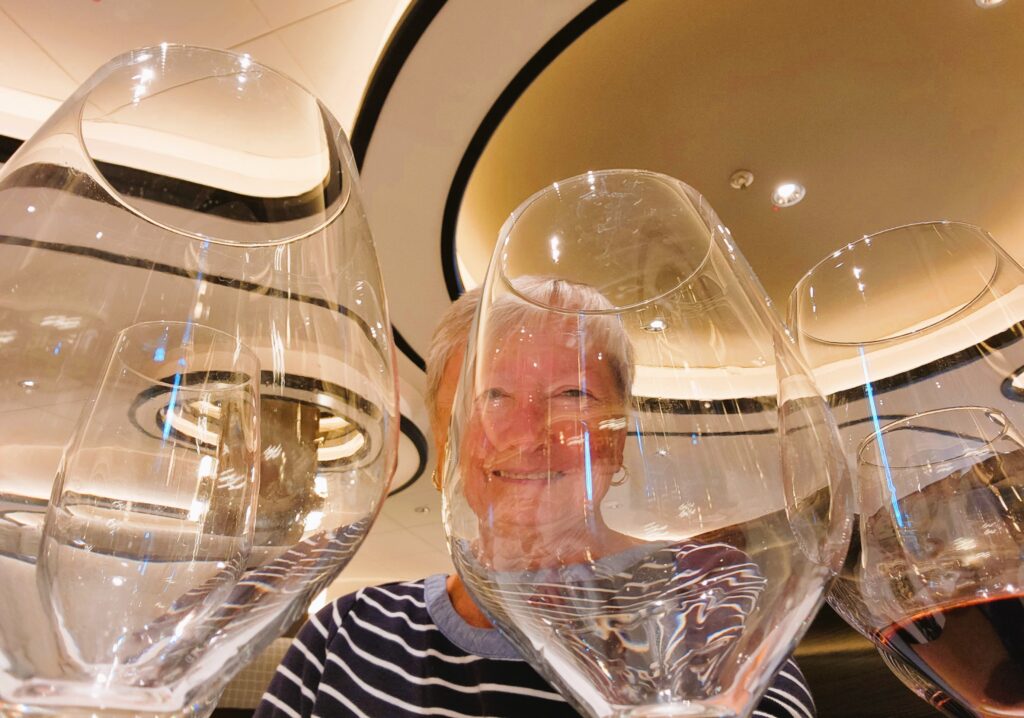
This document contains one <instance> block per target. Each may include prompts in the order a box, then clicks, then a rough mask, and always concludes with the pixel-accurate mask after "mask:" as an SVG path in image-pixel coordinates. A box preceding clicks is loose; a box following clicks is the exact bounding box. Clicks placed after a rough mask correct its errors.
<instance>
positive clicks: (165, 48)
mask: <svg viewBox="0 0 1024 718" xmlns="http://www.w3.org/2000/svg"><path fill="white" fill-rule="evenodd" d="M171 51H174V52H189V53H192V52H194V53H196V54H202V55H209V56H219V57H225V58H241V57H244V56H246V55H248V53H238V52H234V51H232V50H224V49H220V48H213V47H206V46H205V45H189V44H186V43H180V42H164V43H160V44H159V45H146V46H143V47H137V48H133V49H131V50H127V51H125V52H122V53H120V54H118V55H115V56H114V57H112V58H110V59H109V60H107V62H105V63H104V64H103V65H101V66H100V67H99V68H97V70H96V72H95V73H93V75H92V76H91V77H90V80H94V82H92V84H90V85H89V87H88V90H87V91H86V92H85V93H84V94H83V95H82V96H81V97H79V98H78V110H77V113H76V116H75V138H76V139H77V141H78V144H79V147H80V148H81V150H82V154H83V157H84V159H85V161H86V162H88V164H89V166H90V167H91V168H92V169H93V170H94V172H95V175H94V177H93V179H94V180H96V181H97V182H98V183H99V184H101V185H102V186H103V188H104V189H105V190H106V191H107V192H108V193H109V194H110V196H111V197H112V198H113V199H114V200H115V201H116V202H117V203H118V204H119V205H120V206H121V207H123V208H124V209H126V210H128V211H129V212H131V213H132V214H134V215H135V216H136V217H138V218H139V219H141V220H143V221H144V222H147V223H148V224H151V225H153V226H154V227H158V228H160V229H161V230H164V231H166V232H171V233H173V234H177V235H179V236H182V237H187V238H188V239H192V240H196V241H199V242H210V243H211V244H218V245H225V246H229V247H245V248H250V249H259V248H263V247H280V246H282V245H286V244H291V243H292V242H297V241H299V240H301V239H305V238H307V237H311V236H313V235H315V234H317V233H319V232H322V231H324V230H325V229H326V228H327V227H329V226H330V225H331V224H332V223H333V222H335V221H336V220H337V219H338V217H340V216H341V214H342V212H344V211H345V208H346V207H347V206H348V202H349V199H350V197H351V195H352V184H351V179H350V178H349V177H348V176H342V177H341V192H340V193H339V196H340V197H341V201H340V202H339V203H338V208H337V209H336V210H335V211H334V212H331V213H330V214H329V215H327V216H325V217H324V218H323V219H322V220H321V221H320V222H318V223H317V224H316V226H314V227H312V228H310V229H307V230H303V231H301V232H299V233H297V234H292V235H287V236H284V237H280V238H278V239H270V240H264V241H259V242H240V241H237V240H232V239H225V238H223V237H216V236H213V235H206V234H202V233H199V232H192V231H189V230H187V229H182V228H181V227H175V226H174V225H171V224H168V223H166V222H161V221H159V220H157V219H154V218H153V217H151V216H150V215H149V214H148V213H146V212H143V211H142V210H140V209H139V208H138V207H136V206H134V205H133V204H132V203H131V202H128V201H127V200H126V199H125V198H124V196H123V194H122V193H121V192H120V191H119V190H117V188H115V187H114V186H113V185H112V184H111V183H110V181H109V180H108V179H107V177H106V175H105V174H103V172H102V171H101V170H100V168H99V166H98V165H97V164H96V159H95V158H94V157H93V155H92V153H91V152H90V151H89V146H88V144H87V143H86V141H85V132H84V129H83V122H84V121H85V120H84V113H85V108H86V105H87V104H88V99H89V97H90V95H92V94H93V92H95V90H96V89H97V88H98V87H100V86H101V85H103V83H105V82H106V81H107V80H108V79H109V78H110V76H111V75H112V74H113V73H114V72H115V71H116V70H118V69H121V68H125V67H130V66H132V65H134V64H136V63H137V62H138V61H139V60H138V59H137V58H138V56H139V55H142V54H145V53H148V52H160V53H166V52H171ZM147 59H148V58H147ZM143 61H145V60H143ZM250 62H251V67H257V68H259V69H260V71H261V72H264V73H268V74H272V75H276V76H277V77H278V78H280V79H281V80H283V81H284V82H285V83H286V84H288V85H289V86H291V87H292V88H293V89H295V90H297V91H298V92H299V93H301V94H302V95H305V96H306V97H308V98H310V99H311V100H312V101H313V103H314V104H315V105H316V106H317V107H319V108H320V110H321V112H327V113H328V114H330V115H331V117H333V113H331V112H330V110H329V109H328V108H326V107H325V106H324V104H323V103H322V102H320V99H319V98H318V97H317V96H316V95H314V94H313V93H312V92H310V91H309V90H307V89H306V88H305V87H303V86H302V85H301V84H300V83H299V82H297V81H296V80H294V79H292V78H291V77H289V76H288V75H286V74H285V73H283V72H280V71H279V70H275V69H274V68H272V67H269V66H268V65H264V64H263V63H261V62H258V61H257V60H250ZM101 72H103V73H104V74H103V75H102V76H100V75H99V73H101ZM216 76H217V75H215V74H213V73H211V74H209V75H206V76H205V77H204V78H200V79H206V78H209V77H216ZM90 80H86V82H87V83H88V82H90ZM168 89H173V88H168ZM335 121H336V120H335ZM342 133H344V132H343V131H342ZM325 136H326V137H327V138H328V141H331V140H332V139H333V138H332V137H331V135H330V134H328V133H325ZM346 139H347V138H346Z"/></svg>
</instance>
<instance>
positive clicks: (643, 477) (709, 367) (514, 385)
mask: <svg viewBox="0 0 1024 718" xmlns="http://www.w3.org/2000/svg"><path fill="white" fill-rule="evenodd" d="M848 493H849V476H848V472H847V467H846V464H845V461H844V459H843V456H842V452H841V451H840V449H839V445H838V438H837V436H836V434H835V427H834V426H833V424H832V422H831V420H830V416H829V414H828V411H827V409H826V407H825V405H824V402H823V400H822V399H821V397H820V396H819V395H818V394H817V392H816V391H815V389H814V386H813V384H812V383H811V382H810V381H809V380H808V378H807V375H806V373H805V371H804V368H803V366H802V364H801V362H800V361H799V360H798V359H797V357H796V354H795V352H794V347H793V346H792V344H791V342H790V340H789V339H788V337H787V336H786V334H785V332H784V329H783V327H782V325H781V323H780V321H779V320H778V318H777V317H776V316H775V315H774V314H773V312H772V310H771V309H770V307H769V305H768V301H767V300H766V299H765V295H764V293H763V290H762V289H761V287H760V285H759V283H758V282H757V279H756V278H755V277H754V275H753V274H752V272H751V270H750V268H749V266H748V265H747V264H746V262H745V260H744V259H743V258H742V255H741V254H740V253H739V250H738V249H737V248H736V245H735V243H734V242H733V240H732V238H731V237H730V235H729V233H728V231H727V230H726V229H725V228H724V227H723V226H722V224H721V223H720V222H719V220H718V218H717V217H716V216H715V214H714V212H713V211H712V210H711V209H710V208H709V207H708V206H707V203H706V202H705V201H704V200H703V198H702V197H701V196H700V195H699V194H697V192H695V191H694V190H693V189H691V188H690V187H688V186H686V185H685V184H683V183H682V182H679V181H678V180H675V179H672V178H670V177H666V176H664V175H659V174H655V173H651V172H643V171H636V170H609V171H603V172H590V173H587V174H585V175H580V176H578V177H573V178H571V179H568V180H565V181H561V182H556V183H554V184H553V185H551V186H550V187H548V188H546V189H543V190H542V191H540V192H538V193H537V194H536V195H534V196H533V197H531V198H530V199H528V200H527V201H526V202H525V203H524V204H522V205H521V206H520V207H519V209H517V210H516V212H515V213H513V215H512V217H511V218H510V219H509V221H508V222H507V223H506V225H505V227H504V228H503V230H502V232H501V235H500V237H499V241H498V245H497V247H496V249H495V253H494V257H493V259H492V261H491V266H490V269H489V271H488V275H487V279H486V281H485V283H484V287H483V295H482V300H481V306H480V309H479V313H478V316H477V319H476V323H475V325H474V330H473V332H472V334H471V341H470V344H469V347H468V350H467V354H466V359H465V365H464V368H463V377H462V382H461V384H460V388H459V390H458V395H457V397H456V400H455V404H454V407H453V418H452V425H451V431H450V433H449V446H448V450H447V454H446V468H445V481H444V499H445V500H444V520H445V528H446V532H447V535H448V538H449V545H450V549H451V553H452V556H453V559H454V562H455V565H456V568H457V570H458V571H459V574H460V575H461V576H462V578H463V579H464V580H465V582H466V584H467V585H468V587H469V589H470V591H471V593H472V594H473V596H474V598H475V599H476V601H477V603H478V605H479V606H480V607H481V608H482V609H483V610H484V611H485V613H486V614H487V615H488V617H489V618H490V619H491V620H492V622H493V623H494V624H495V625H497V626H498V627H499V628H500V629H501V630H502V631H503V632H504V633H505V634H506V635H508V636H509V637H510V639H511V640H512V641H513V642H514V643H515V644H516V646H517V647H518V648H519V649H520V651H521V652H522V654H523V655H524V657H525V658H526V659H527V660H528V661H530V662H531V663H532V664H533V666H534V667H535V668H536V669H537V670H538V671H539V672H540V673H541V674H542V675H543V676H544V677H545V678H547V679H548V680H549V681H550V682H551V683H552V684H553V685H554V686H556V687H557V688H558V689H559V691H560V692H561V693H562V695H563V696H565V698H566V699H567V700H568V701H569V702H570V703H571V704H572V705H573V706H574V707H575V708H576V709H577V710H579V711H581V712H582V713H583V714H584V715H588V716H622V717H624V716H629V717H631V718H641V717H649V716H682V715H687V716H746V715H749V714H750V712H751V711H752V710H753V708H754V706H755V704H756V702H757V699H758V698H759V696H760V695H761V694H762V693H763V691H764V690H765V689H766V687H767V686H768V685H769V683H770V681H771V680H772V677H773V674H774V672H775V670H776V669H777V668H778V667H779V665H780V664H781V662H782V661H783V660H784V659H785V658H786V656H787V655H788V654H789V653H790V651H791V650H792V648H793V646H794V645H795V643H796V641H797V640H798V639H799V638H800V636H801V634H802V633H803V631H804V629H805V628H806V626H807V625H808V622H809V620H810V618H811V616H812V615H813V614H814V612H815V611H816V610H817V608H818V607H819V605H820V601H821V599H822V592H823V590H824V586H825V582H826V581H827V579H828V578H829V577H830V576H831V575H832V572H833V571H834V570H836V569H838V567H839V565H840V564H841V563H842V560H843V556H844V554H845V549H846V543H847V540H848V537H849V527H850V523H851V514H850V512H849V506H848V500H847V499H848Z"/></svg>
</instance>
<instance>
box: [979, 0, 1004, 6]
mask: <svg viewBox="0 0 1024 718" xmlns="http://www.w3.org/2000/svg"><path fill="white" fill-rule="evenodd" d="M974 4H975V5H977V6H978V7H995V6H996V5H1002V4H1003V0H974Z"/></svg>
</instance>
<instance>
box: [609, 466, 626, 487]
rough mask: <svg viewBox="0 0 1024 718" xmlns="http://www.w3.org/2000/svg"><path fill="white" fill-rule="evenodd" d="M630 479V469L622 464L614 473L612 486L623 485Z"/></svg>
mask: <svg viewBox="0 0 1024 718" xmlns="http://www.w3.org/2000/svg"><path fill="white" fill-rule="evenodd" d="M627 481H629V469H627V468H626V467H625V466H620V467H619V470H618V471H616V472H615V473H614V474H613V475H612V486H622V485H623V484H624V483H626V482H627Z"/></svg>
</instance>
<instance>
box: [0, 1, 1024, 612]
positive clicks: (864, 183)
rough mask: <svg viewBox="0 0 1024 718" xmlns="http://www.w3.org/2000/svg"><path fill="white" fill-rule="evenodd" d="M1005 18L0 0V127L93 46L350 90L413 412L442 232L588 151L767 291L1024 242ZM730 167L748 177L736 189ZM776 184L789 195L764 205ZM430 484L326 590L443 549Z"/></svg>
mask: <svg viewBox="0 0 1024 718" xmlns="http://www.w3.org/2000/svg"><path fill="white" fill-rule="evenodd" d="M407 5H410V8H409V10H408V11H407V7H406V6H407ZM424 8H426V9H427V10H429V12H420V13H419V14H418V15H417V12H416V11H417V10H420V11H422V10H423V9H424ZM403 13H404V15H403ZM402 17H404V23H403V24H398V21H399V19H400V18H402ZM1021 27H1024V3H1022V2H1019V0H1007V1H1006V2H1005V3H1004V4H1003V5H1001V6H997V7H993V8H989V9H982V8H980V7H978V5H976V3H975V2H974V0H946V2H944V3H936V2H933V0H901V1H900V2H898V3H896V2H892V1H891V0H859V2H845V3H821V2H819V1H816V0H789V1H788V2H785V3H783V2H777V1H775V2H766V1H765V0H717V1H716V2H713V3H712V2H700V3H699V2H679V1H677V0H629V1H628V2H625V3H623V4H621V5H618V4H617V3H615V2H609V1H607V0H599V2H598V3H595V4H592V3H591V2H589V0H559V2H556V3H552V2H549V0H517V1H516V2H507V0H447V2H444V3H441V2H416V1H414V2H412V3H409V2H408V0H347V1H344V2H339V1H338V0H293V1H292V2H287V3H286V2H278V1H276V0H218V2H214V3H211V2H200V1H199V0H174V1H173V2H172V1H171V0H91V1H89V2H86V1H85V0H80V1H79V2H74V3H71V2H63V1H59V0H51V1H49V2H40V1H39V0H0V85H2V87H0V135H7V136H10V137H15V138H19V139H23V138H25V137H27V136H28V135H29V134H30V133H31V132H32V131H33V130H34V128H35V127H37V126H38V124H39V123H40V122H42V121H43V120H44V119H45V117H47V116H48V115H49V114H50V113H51V112H52V111H53V110H54V109H55V108H56V106H57V104H58V103H59V101H60V100H62V99H63V98H64V97H66V96H67V95H69V94H70V93H71V92H72V91H73V90H74V89H75V88H76V87H77V86H78V85H79V84H80V83H81V82H82V81H83V80H84V79H85V78H86V77H88V75H89V74H90V73H91V72H92V71H93V70H94V69H95V68H96V67H98V66H99V65H100V64H102V63H103V62H104V61H106V60H107V59H109V58H110V57H112V56H114V55H116V54H118V53H120V52H122V51H124V50H127V49H129V48H132V47H140V46H145V45H154V44H159V43H160V42H164V41H167V42H182V43H189V44H198V45H204V46H210V47H218V48H225V49H232V50H237V51H240V52H248V53H250V54H251V55H252V56H253V58H254V59H256V60H258V61H260V62H263V63H265V64H267V65H270V66H272V67H275V68H277V69H279V70H281V71H283V72H285V73H286V74H289V75H291V76H292V77H293V78H295V79H296V80H297V81H299V82H300V83H301V84H303V85H304V86H306V87H307V88H308V89H310V90H311V91H312V92H313V93H314V94H316V95H318V96H319V97H321V98H322V99H323V100H324V102H325V104H326V105H327V106H328V107H330V108H331V109H332V111H333V112H334V114H335V115H336V116H337V117H338V119H339V120H340V122H341V124H342V126H343V127H344V128H345V129H346V130H347V131H349V132H350V133H351V131H352V130H353V128H354V127H356V125H357V124H358V123H357V116H360V114H359V113H360V107H361V102H364V101H365V102H366V104H363V105H362V109H363V114H362V115H361V116H360V121H361V122H362V123H363V126H364V127H365V128H367V130H366V131H367V133H368V137H369V140H368V143H367V147H366V151H365V158H364V161H363V165H362V168H361V175H362V177H361V179H362V188H363V194H364V198H365V205H366V211H367V215H368V217H369V220H370V224H371V227H372V228H373V231H374V234H375V237H376V242H377V252H378V256H379V257H380V262H381V267H382V272H383V276H384V279H385V285H386V287H387V288H388V291H389V297H388V298H389V303H390V307H391V317H392V321H393V324H394V327H395V329H396V330H397V332H398V335H399V336H400V337H401V341H400V347H401V348H403V354H402V355H401V356H400V359H399V374H400V378H401V381H402V387H401V388H402V395H403V414H405V415H406V416H407V417H409V418H411V419H412V420H413V421H414V422H415V423H417V424H419V425H420V426H423V427H425V421H426V420H425V414H424V410H423V402H422V396H421V393H422V388H423V372H422V369H421V359H422V357H423V356H424V355H425V354H426V349H427V346H428V343H429V338H430V333H431V331H432V328H433V325H434V323H435V322H436V320H437V317H438V316H439V315H440V313H441V312H442V311H443V310H444V308H445V307H446V306H447V305H448V303H449V302H450V301H451V293H452V288H453V287H452V276H453V273H454V267H455V263H456V262H455V257H454V255H453V252H452V251H451V246H452V245H453V244H454V246H456V247H457V248H458V252H459V254H460V258H461V260H462V264H463V266H464V267H465V269H466V276H465V277H464V278H463V279H464V281H465V282H467V283H472V282H473V280H474V279H479V278H480V277H482V276H483V273H484V269H485V268H486V263H487V261H488V259H489V257H490V253H491V249H492V248H493V245H494V242H495V239H496V237H497V231H498V228H499V227H500V225H501V223H502V222H503V221H504V219H505V217H506V216H507V215H508V213H509V212H510V211H511V210H512V209H514V208H515V207H516V206H517V205H518V203H519V202H520V201H521V200H522V199H524V198H525V197H527V196H529V195H530V194H532V193H533V192H534V191H536V190H537V189H538V188H540V187H543V186H545V185H547V184H549V183H551V182H553V181H555V180H559V179H563V178H566V177H569V176H572V175H575V174H578V173H580V172H584V171H586V170H590V169H600V168H609V167H641V168H646V169H651V170H656V171H660V172H664V173H667V174H670V175H673V176H675V177H678V178H680V179H682V180H684V181H686V182H688V183H690V184H692V185H693V186H695V187H696V188H697V189H699V190H700V191H701V192H702V193H704V194H705V195H706V196H707V197H708V199H709V201H710V203H711V205H712V206H713V207H714V208H715V209H716V210H717V212H718V213H719V215H720V216H721V217H722V219H723V220H724V222H725V223H726V224H727V225H728V226H729V227H730V228H731V230H732V234H733V236H734V237H735V238H736V240H737V242H738V243H739V245H740V247H741V249H742V250H743V252H744V253H745V255H746V256H747V259H748V260H749V261H750V263H751V264H752V265H753V267H754V269H755V271H756V272H757V273H758V274H759V276H760V278H761V280H762V282H763V283H764V285H765V287H766V289H767V291H768V293H769V294H770V295H771V296H772V297H773V299H774V300H775V302H776V303H777V304H778V305H780V306H781V305H782V304H784V302H785V299H786V296H787V295H788V293H789V290H790V288H791V287H792V286H793V284H794V283H795V282H796V280H797V279H798V278H799V277H800V275H801V274H802V273H803V272H805V271H806V270H807V269H809V268H810V267H811V266H812V265H813V264H814V263H815V262H816V261H817V260H818V259H819V258H821V257H822V256H824V255H825V254H826V253H828V252H830V251H832V250H834V249H835V248H837V247H838V246H840V245H842V244H845V243H846V242H849V241H851V240H853V239H855V238H857V237H860V236H861V235H863V234H865V233H869V232H873V231H876V230H879V229H882V228H884V227H888V226H892V225H896V224H900V223H904V222H910V221H919V220H927V219H938V218H945V219H958V220H964V221H968V222H975V223H978V224H981V225H982V226H985V227H987V228H988V229H989V230H990V231H991V232H992V233H993V234H994V235H995V236H996V238H997V239H999V240H1000V241H1002V242H1003V243H1004V246H1006V247H1007V249H1008V250H1009V251H1010V252H1011V254H1014V255H1015V256H1017V257H1018V258H1022V257H1024V232H1022V230H1024V211H1022V210H1021V209H1019V208H1021V207H1024V202H1022V201H1021V200H1024V196H1022V195H1024V124H1022V123H1021V122H1020V121H1019V119H1018V118H1020V117H1022V116H1024V112H1022V110H1024V43H1021V42H1020V41H1019V35H1020V33H1019V29H1020V28H1021ZM399 39H401V40H402V42H399V41H398V40H399ZM382 48H384V49H385V50H384V52H383V54H382ZM375 72H376V74H374V73H375ZM371 78H372V79H373V80H374V81H378V80H380V81H381V82H379V84H378V85H377V87H376V90H377V93H376V95H373V93H370V94H367V95H366V96H365V97H364V89H365V88H366V87H367V83H368V81H369V80H370V79H371ZM371 87H372V85H371ZM370 101H374V102H377V103H379V107H376V106H375V107H374V112H373V113H368V112H367V107H369V105H370V104H372V103H371V102H370ZM378 110H379V111H378ZM741 168H742V169H748V170H750V171H751V172H753V174H754V182H753V184H752V185H751V186H750V187H748V188H746V189H743V190H734V189H732V188H731V187H730V186H729V181H728V180H729V176H730V174H731V173H732V172H733V171H734V170H737V169H741ZM783 180H795V181H799V182H802V183H803V184H804V185H806V187H807V197H806V199H804V201H803V202H802V203H800V204H798V205H796V206H794V207H791V208H787V209H783V210H778V211H776V210H773V207H772V205H771V202H770V199H769V197H770V193H771V189H772V188H773V187H774V185H775V184H777V183H778V182H781V181H783ZM427 435H429V433H427ZM428 476H429V470H428ZM439 503H440V502H439V499H438V496H437V494H436V492H435V491H434V489H433V487H432V486H431V485H430V482H429V480H427V477H425V478H423V479H421V480H419V481H417V482H416V483H415V484H414V485H413V486H411V487H410V488H408V489H407V490H405V491H402V492H401V493H399V494H397V495H395V496H393V497H391V498H390V499H389V500H388V501H387V502H386V503H385V505H384V509H383V512H382V515H381V516H380V518H379V519H378V521H377V523H376V525H375V526H374V529H373V531H372V532H371V535H370V538H369V539H368V540H367V542H366V543H365V544H364V546H363V547H362V548H361V549H360V552H359V553H358V554H357V555H356V557H355V559H353V561H352V563H351V564H350V566H349V567H348V568H347V569H346V570H345V572H344V573H343V574H342V576H341V578H340V579H339V580H338V582H336V583H335V584H334V586H332V588H331V593H332V594H340V593H343V592H346V591H348V590H351V589H352V588H355V587H358V586H361V585H366V584H368V583H377V582H381V581H384V580H393V579H400V578H414V577H418V576H422V575H424V574H426V573H431V572H434V571H442V570H447V569H448V566H449V563H448V558H447V554H446V551H445V549H444V540H443V536H442V532H441V527H440V510H439V509H440V506H439Z"/></svg>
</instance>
